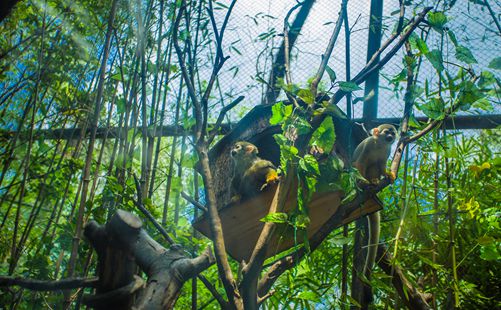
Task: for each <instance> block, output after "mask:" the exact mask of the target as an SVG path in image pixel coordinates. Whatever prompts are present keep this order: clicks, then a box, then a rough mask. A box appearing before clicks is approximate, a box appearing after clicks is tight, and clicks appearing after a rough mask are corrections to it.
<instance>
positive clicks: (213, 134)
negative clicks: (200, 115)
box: [207, 96, 245, 145]
mask: <svg viewBox="0 0 501 310" xmlns="http://www.w3.org/2000/svg"><path fill="white" fill-rule="evenodd" d="M244 98H245V97H244V96H239V97H238V98H237V99H235V100H233V102H231V103H230V104H228V105H226V106H224V107H223V109H221V112H220V113H219V116H218V118H217V120H216V123H215V124H214V128H213V129H212V130H211V133H209V138H208V139H207V141H208V142H207V144H208V145H210V144H211V143H212V140H214V138H215V137H216V134H217V131H218V130H219V127H220V126H221V123H222V122H223V119H224V117H225V116H226V113H228V112H229V111H230V110H231V109H233V108H234V107H235V106H236V105H237V104H239V103H240V102H241V101H242V100H244Z"/></svg>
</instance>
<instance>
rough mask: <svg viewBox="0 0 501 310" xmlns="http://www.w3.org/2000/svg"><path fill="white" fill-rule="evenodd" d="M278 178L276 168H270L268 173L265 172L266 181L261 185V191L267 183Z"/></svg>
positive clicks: (274, 181) (273, 181)
mask: <svg viewBox="0 0 501 310" xmlns="http://www.w3.org/2000/svg"><path fill="white" fill-rule="evenodd" d="M278 180H280V176H279V175H278V173H277V171H276V170H270V171H269V172H268V174H266V183H264V184H263V186H261V191H262V190H263V189H265V188H266V187H267V186H268V185H269V184H274V183H276V182H278Z"/></svg>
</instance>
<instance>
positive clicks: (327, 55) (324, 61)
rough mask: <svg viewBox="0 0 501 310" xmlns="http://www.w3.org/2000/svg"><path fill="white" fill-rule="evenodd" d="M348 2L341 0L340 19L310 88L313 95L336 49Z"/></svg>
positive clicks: (314, 95) (315, 94)
mask: <svg viewBox="0 0 501 310" xmlns="http://www.w3.org/2000/svg"><path fill="white" fill-rule="evenodd" d="M347 3H348V0H343V1H342V2H341V9H340V10H339V14H338V19H337V21H336V26H335V27H334V31H333V32H332V35H331V38H330V39H329V44H328V45H327V48H326V50H325V53H324V54H323V55H322V62H321V63H320V67H319V68H318V71H317V74H315V78H314V79H313V82H312V83H311V87H310V90H311V92H312V94H313V97H316V96H317V88H318V83H320V80H321V79H322V76H323V75H324V72H325V68H326V67H327V64H328V63H329V59H330V57H331V54H332V50H333V49H334V45H335V44H336V41H337V37H338V36H339V33H340V32H341V26H342V25H343V15H344V12H346V10H347Z"/></svg>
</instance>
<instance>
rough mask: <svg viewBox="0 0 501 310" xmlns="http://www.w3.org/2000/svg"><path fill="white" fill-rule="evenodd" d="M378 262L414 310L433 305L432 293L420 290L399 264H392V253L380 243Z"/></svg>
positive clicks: (399, 293)
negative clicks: (431, 300) (430, 303)
mask: <svg viewBox="0 0 501 310" xmlns="http://www.w3.org/2000/svg"><path fill="white" fill-rule="evenodd" d="M376 261H377V264H378V266H379V267H381V269H382V270H383V271H384V272H385V273H386V274H387V275H389V276H391V282H392V283H393V285H394V286H395V288H396V289H397V292H398V295H399V296H400V298H401V299H402V301H403V302H404V304H405V305H406V306H407V307H408V308H409V309H412V310H428V309H431V307H430V306H429V305H428V301H429V300H430V299H431V294H425V293H422V292H420V291H419V290H418V289H417V288H416V287H415V286H414V285H412V283H411V282H410V281H409V280H407V277H406V276H405V275H404V272H403V271H402V269H400V267H399V266H396V265H394V264H392V263H391V262H392V257H391V254H390V253H388V249H387V248H386V246H385V245H383V244H379V246H378V248H377V259H376Z"/></svg>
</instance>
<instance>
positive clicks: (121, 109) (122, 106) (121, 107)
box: [116, 97, 125, 114]
mask: <svg viewBox="0 0 501 310" xmlns="http://www.w3.org/2000/svg"><path fill="white" fill-rule="evenodd" d="M116 105H117V112H118V114H122V113H124V112H125V98H123V97H120V98H118V100H117V101H116Z"/></svg>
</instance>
